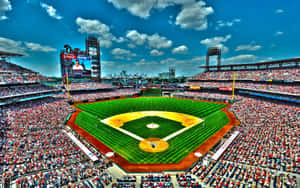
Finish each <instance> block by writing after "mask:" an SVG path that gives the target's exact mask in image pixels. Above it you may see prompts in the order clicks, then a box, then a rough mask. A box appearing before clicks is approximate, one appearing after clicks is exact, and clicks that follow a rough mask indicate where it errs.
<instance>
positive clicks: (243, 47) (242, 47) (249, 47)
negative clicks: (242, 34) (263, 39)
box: [235, 43, 261, 51]
mask: <svg viewBox="0 0 300 188" xmlns="http://www.w3.org/2000/svg"><path fill="white" fill-rule="evenodd" d="M260 49H261V46H260V45H255V44H253V43H251V44H246V45H239V46H237V48H236V49H235V51H242V50H248V51H257V50H260Z"/></svg>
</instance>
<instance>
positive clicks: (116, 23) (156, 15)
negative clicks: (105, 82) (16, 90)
mask: <svg viewBox="0 0 300 188" xmlns="http://www.w3.org/2000/svg"><path fill="white" fill-rule="evenodd" d="M299 7H300V1H299V0H288V1H286V0H285V1H284V0H272V3H270V1H261V0H243V1H240V0H230V1H224V0H203V1H198V0H85V1H79V0H0V50H4V51H11V52H18V53H23V54H25V55H26V56H25V57H22V58H13V59H11V61H12V62H14V63H17V64H20V65H22V66H24V67H27V68H31V69H33V70H35V71H39V72H41V73H42V74H44V75H48V76H59V75H60V69H59V67H60V66H59V51H60V49H61V48H63V45H64V44H70V45H71V46H72V47H78V48H84V40H85V38H86V37H87V36H88V35H94V36H97V37H98V38H99V39H100V46H101V53H102V56H101V61H102V70H103V72H102V73H103V75H104V76H105V75H109V74H114V73H120V72H121V70H127V72H129V73H137V72H138V73H146V74H147V75H157V73H159V72H165V71H167V70H168V67H169V66H175V67H176V74H177V75H186V76H192V75H195V74H197V73H198V72H200V69H199V68H197V67H198V66H199V65H203V64H204V63H205V54H206V51H207V48H208V47H212V46H218V47H220V48H221V49H222V63H223V64H229V63H232V64H234V63H246V62H258V61H267V60H275V59H284V58H292V57H298V56H299V53H300V46H299V44H300V37H299V33H300V21H299V16H300V13H299V9H298V8H299ZM212 59H213V63H214V62H215V58H212Z"/></svg>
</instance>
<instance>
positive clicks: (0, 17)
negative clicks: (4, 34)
mask: <svg viewBox="0 0 300 188" xmlns="http://www.w3.org/2000/svg"><path fill="white" fill-rule="evenodd" d="M6 19H8V17H7V16H4V15H2V16H0V21H1V20H6Z"/></svg>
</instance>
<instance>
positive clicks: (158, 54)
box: [150, 49, 164, 56]
mask: <svg viewBox="0 0 300 188" xmlns="http://www.w3.org/2000/svg"><path fill="white" fill-rule="evenodd" d="M150 54H151V55H152V56H162V55H164V52H162V51H158V50H157V49H154V50H151V51H150Z"/></svg>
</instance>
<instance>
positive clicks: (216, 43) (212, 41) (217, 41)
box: [200, 35, 231, 53]
mask: <svg viewBox="0 0 300 188" xmlns="http://www.w3.org/2000/svg"><path fill="white" fill-rule="evenodd" d="M230 38H231V35H226V37H213V38H207V39H204V40H201V41H200V43H201V44H204V45H205V46H206V47H207V48H210V47H218V48H220V49H221V50H222V53H227V52H228V51H229V49H228V48H227V47H226V46H225V45H224V44H223V43H225V42H227V41H228V40H229V39H230Z"/></svg>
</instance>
